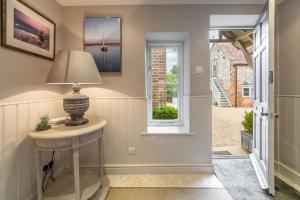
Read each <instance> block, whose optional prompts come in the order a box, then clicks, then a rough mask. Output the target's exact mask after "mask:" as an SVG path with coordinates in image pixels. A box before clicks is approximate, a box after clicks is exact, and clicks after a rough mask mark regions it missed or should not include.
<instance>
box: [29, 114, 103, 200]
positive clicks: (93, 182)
mask: <svg viewBox="0 0 300 200" xmlns="http://www.w3.org/2000/svg"><path fill="white" fill-rule="evenodd" d="M89 120H90V122H89V123H87V124H85V125H82V126H73V127H69V126H65V125H64V124H60V125H57V126H53V127H52V128H51V129H49V130H47V131H41V132H31V133H29V136H30V137H31V138H33V140H34V148H35V152H36V171H37V192H38V197H37V199H38V200H54V199H55V200H69V199H70V200H74V199H75V200H86V199H89V198H90V197H92V196H93V195H94V194H95V193H96V192H97V191H98V189H99V188H100V186H101V184H102V182H101V181H102V176H103V128H104V127H105V125H106V124H107V121H106V120H104V119H101V118H89ZM94 141H98V142H99V170H97V171H95V170H86V169H85V170H83V169H80V166H79V148H80V146H83V145H87V144H89V143H91V142H94ZM60 150H71V151H72V155H73V172H72V171H71V170H64V171H63V172H62V173H60V174H58V175H56V176H57V177H56V181H54V182H51V183H49V186H48V188H47V190H46V191H45V192H44V193H43V191H42V170H41V168H42V162H41V153H42V151H60Z"/></svg>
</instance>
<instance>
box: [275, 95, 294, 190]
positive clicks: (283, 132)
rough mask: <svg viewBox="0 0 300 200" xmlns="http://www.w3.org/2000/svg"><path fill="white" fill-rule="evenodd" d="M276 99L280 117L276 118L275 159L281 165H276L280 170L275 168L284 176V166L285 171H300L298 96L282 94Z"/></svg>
mask: <svg viewBox="0 0 300 200" xmlns="http://www.w3.org/2000/svg"><path fill="white" fill-rule="evenodd" d="M278 101H279V113H280V118H279V119H278V120H279V131H278V132H277V136H276V140H277V141H275V144H276V146H275V149H276V158H275V159H276V161H277V162H278V163H279V164H280V165H281V166H280V167H277V169H281V171H279V170H277V174H279V176H280V175H281V176H283V177H286V175H285V174H281V173H283V172H284V171H283V168H284V167H286V169H285V170H286V171H288V170H289V169H292V170H294V171H295V172H297V173H298V174H299V172H300V134H299V130H300V123H299V119H300V97H299V96H293V95H290V96H289V95H286V96H284V95H283V96H279V98H278ZM278 163H277V165H278ZM294 176H295V175H294ZM296 176H297V175H296ZM296 176H295V178H296V179H298V180H300V177H299V176H298V177H296ZM296 179H295V180H296ZM298 184H299V183H298ZM298 187H299V185H298Z"/></svg>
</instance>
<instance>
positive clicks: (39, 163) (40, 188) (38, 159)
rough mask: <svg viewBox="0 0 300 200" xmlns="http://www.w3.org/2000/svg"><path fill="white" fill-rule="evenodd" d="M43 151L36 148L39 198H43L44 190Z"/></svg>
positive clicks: (38, 199)
mask: <svg viewBox="0 0 300 200" xmlns="http://www.w3.org/2000/svg"><path fill="white" fill-rule="evenodd" d="M41 163H42V162H41V152H40V151H39V150H38V149H35V164H36V165H35V166H36V179H37V200H42V198H43V190H42V174H41V166H42V164H41Z"/></svg>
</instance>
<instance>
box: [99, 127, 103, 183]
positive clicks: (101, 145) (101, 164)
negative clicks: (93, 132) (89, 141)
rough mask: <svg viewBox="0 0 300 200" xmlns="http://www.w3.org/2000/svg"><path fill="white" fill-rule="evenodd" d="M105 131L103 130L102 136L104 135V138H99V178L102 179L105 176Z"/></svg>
mask: <svg viewBox="0 0 300 200" xmlns="http://www.w3.org/2000/svg"><path fill="white" fill-rule="evenodd" d="M102 131H103V130H101V132H100V134H102V136H101V137H100V138H99V140H98V143H99V176H100V178H101V179H102V177H103V175H104V171H103V168H104V166H103V165H104V146H103V132H102Z"/></svg>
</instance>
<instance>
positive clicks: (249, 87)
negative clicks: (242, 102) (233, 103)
mask: <svg viewBox="0 0 300 200" xmlns="http://www.w3.org/2000/svg"><path fill="white" fill-rule="evenodd" d="M246 88H247V89H249V96H245V95H244V89H246ZM242 97H243V98H252V97H253V86H250V85H246V86H242Z"/></svg>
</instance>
